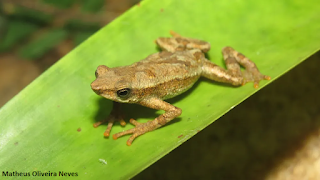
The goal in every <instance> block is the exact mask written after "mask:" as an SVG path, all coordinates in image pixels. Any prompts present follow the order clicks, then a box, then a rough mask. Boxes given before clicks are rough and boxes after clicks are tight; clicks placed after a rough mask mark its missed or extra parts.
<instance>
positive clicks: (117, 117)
mask: <svg viewBox="0 0 320 180" xmlns="http://www.w3.org/2000/svg"><path fill="white" fill-rule="evenodd" d="M120 105H121V104H120V103H118V102H115V101H113V109H112V111H111V113H110V115H109V116H108V117H107V118H106V119H105V120H102V121H99V122H96V123H94V124H93V127H95V128H96V127H98V126H100V125H101V124H104V123H106V122H108V127H107V129H106V131H105V132H104V136H105V137H109V135H110V131H111V128H112V126H113V123H114V121H120V124H121V126H125V125H126V122H125V121H124V120H123V115H122V113H121V112H120Z"/></svg>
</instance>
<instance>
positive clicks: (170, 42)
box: [156, 31, 210, 53]
mask: <svg viewBox="0 0 320 180" xmlns="http://www.w3.org/2000/svg"><path fill="white" fill-rule="evenodd" d="M170 34H171V35H172V37H171V38H166V37H160V38H158V39H157V40H156V43H157V45H158V46H159V47H160V48H161V49H162V50H164V51H169V52H177V51H185V50H191V49H200V50H201V51H202V52H204V53H205V52H208V51H209V50H210V44H209V43H208V42H205V41H202V40H198V39H192V38H187V37H183V36H181V35H180V34H178V33H176V32H174V31H170Z"/></svg>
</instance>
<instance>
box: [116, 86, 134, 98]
mask: <svg viewBox="0 0 320 180" xmlns="http://www.w3.org/2000/svg"><path fill="white" fill-rule="evenodd" d="M130 92H131V89H129V88H124V89H120V90H118V91H117V95H118V97H119V98H121V99H127V98H128V97H129V96H130Z"/></svg>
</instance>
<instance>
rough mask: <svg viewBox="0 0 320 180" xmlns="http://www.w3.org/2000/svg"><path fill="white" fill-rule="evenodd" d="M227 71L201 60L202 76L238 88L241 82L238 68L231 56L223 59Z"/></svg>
mask: <svg viewBox="0 0 320 180" xmlns="http://www.w3.org/2000/svg"><path fill="white" fill-rule="evenodd" d="M224 61H225V63H226V66H227V70H225V69H223V68H222V67H220V66H218V65H216V64H214V63H212V62H211V61H208V60H206V59H205V60H203V64H202V74H201V75H202V76H204V77H206V78H208V79H211V80H214V81H218V82H223V83H229V84H232V85H234V86H239V85H241V84H242V82H243V77H242V74H241V70H240V66H239V64H238V63H237V61H236V59H235V58H234V57H233V56H227V57H226V58H224Z"/></svg>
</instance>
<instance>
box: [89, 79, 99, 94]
mask: <svg viewBox="0 0 320 180" xmlns="http://www.w3.org/2000/svg"><path fill="white" fill-rule="evenodd" d="M91 89H92V90H93V91H94V92H95V93H97V94H100V90H101V87H100V86H99V85H98V84H97V83H95V81H93V82H92V83H91Z"/></svg>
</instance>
